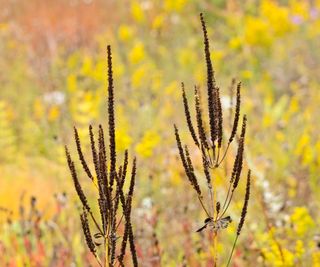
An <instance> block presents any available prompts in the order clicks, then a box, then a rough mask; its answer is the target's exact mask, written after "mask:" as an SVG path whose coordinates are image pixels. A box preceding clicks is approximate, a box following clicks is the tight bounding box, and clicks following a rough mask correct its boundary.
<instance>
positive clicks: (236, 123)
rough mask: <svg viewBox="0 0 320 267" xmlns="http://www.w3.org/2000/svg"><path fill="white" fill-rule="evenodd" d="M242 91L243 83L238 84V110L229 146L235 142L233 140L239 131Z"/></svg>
mask: <svg viewBox="0 0 320 267" xmlns="http://www.w3.org/2000/svg"><path fill="white" fill-rule="evenodd" d="M240 89H241V82H239V83H238V85H237V100H236V110H235V113H234V121H233V127H232V131H231V135H230V138H229V144H230V143H231V142H232V141H233V138H234V137H235V135H236V133H237V129H238V123H239V117H240V104H241V94H240Z"/></svg>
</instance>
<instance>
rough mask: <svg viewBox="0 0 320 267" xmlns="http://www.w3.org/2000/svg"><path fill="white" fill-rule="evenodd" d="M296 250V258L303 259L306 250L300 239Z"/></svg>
mask: <svg viewBox="0 0 320 267" xmlns="http://www.w3.org/2000/svg"><path fill="white" fill-rule="evenodd" d="M295 250H296V257H297V258H301V257H302V255H303V254H304V253H305V249H304V246H303V242H302V240H300V239H299V240H297V241H296V248H295Z"/></svg>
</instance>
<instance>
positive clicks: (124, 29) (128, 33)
mask: <svg viewBox="0 0 320 267" xmlns="http://www.w3.org/2000/svg"><path fill="white" fill-rule="evenodd" d="M133 33H134V31H133V29H132V27H130V26H129V25H125V24H122V25H120V27H119V30H118V37H119V39H120V40H121V41H123V42H127V41H129V40H131V39H132V37H133Z"/></svg>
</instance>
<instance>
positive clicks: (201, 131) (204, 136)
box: [194, 87, 209, 149]
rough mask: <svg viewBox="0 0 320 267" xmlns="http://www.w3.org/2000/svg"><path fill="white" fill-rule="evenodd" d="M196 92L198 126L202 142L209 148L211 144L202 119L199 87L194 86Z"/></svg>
mask: <svg viewBox="0 0 320 267" xmlns="http://www.w3.org/2000/svg"><path fill="white" fill-rule="evenodd" d="M194 94H195V107H196V117H197V126H198V133H199V138H200V143H201V145H202V146H204V148H205V149H209V145H208V142H207V137H206V132H205V129H204V125H203V120H202V110H201V104H200V96H199V92H198V88H197V87H195V88H194Z"/></svg>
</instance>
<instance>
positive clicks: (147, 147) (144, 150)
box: [135, 130, 160, 158]
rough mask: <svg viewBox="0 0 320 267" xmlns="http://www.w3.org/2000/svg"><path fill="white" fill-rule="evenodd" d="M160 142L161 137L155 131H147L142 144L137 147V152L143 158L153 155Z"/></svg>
mask: <svg viewBox="0 0 320 267" xmlns="http://www.w3.org/2000/svg"><path fill="white" fill-rule="evenodd" d="M159 142H160V136H159V134H158V133H157V132H155V131H154V130H149V131H146V132H145V134H144V136H143V138H142V140H141V142H140V143H138V144H137V145H136V148H135V149H136V152H137V153H138V154H139V155H140V156H141V157H143V158H149V157H151V156H152V155H153V150H154V149H155V147H156V146H157V145H158V144H159Z"/></svg>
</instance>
